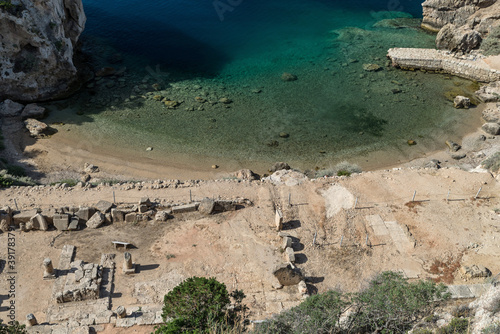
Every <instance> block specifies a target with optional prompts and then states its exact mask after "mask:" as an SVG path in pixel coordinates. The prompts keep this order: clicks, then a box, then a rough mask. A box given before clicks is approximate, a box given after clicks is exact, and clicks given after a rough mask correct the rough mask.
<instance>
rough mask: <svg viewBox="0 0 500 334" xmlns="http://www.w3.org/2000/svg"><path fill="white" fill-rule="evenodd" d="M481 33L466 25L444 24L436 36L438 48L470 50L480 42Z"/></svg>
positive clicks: (475, 47)
mask: <svg viewBox="0 0 500 334" xmlns="http://www.w3.org/2000/svg"><path fill="white" fill-rule="evenodd" d="M481 41H482V37H481V34H480V33H479V32H477V31H475V30H472V29H471V28H469V27H467V26H462V27H457V26H456V25H454V24H447V25H445V26H444V27H443V28H442V29H441V30H440V31H439V33H438V35H437V37H436V47H437V48H438V49H444V50H450V51H462V52H470V51H472V50H474V49H477V48H478V47H479V45H480V44H481Z"/></svg>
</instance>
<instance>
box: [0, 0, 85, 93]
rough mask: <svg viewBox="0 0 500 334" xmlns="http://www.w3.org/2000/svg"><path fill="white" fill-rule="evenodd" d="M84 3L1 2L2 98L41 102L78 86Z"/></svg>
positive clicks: (67, 0) (63, 0) (57, 0)
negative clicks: (76, 56) (78, 46)
mask: <svg viewBox="0 0 500 334" xmlns="http://www.w3.org/2000/svg"><path fill="white" fill-rule="evenodd" d="M85 21H86V16H85V13H84V11H83V6H82V1H81V0H12V3H10V0H7V1H3V2H0V23H1V24H0V100H3V99H7V98H9V99H12V100H17V101H26V102H27V101H40V100H47V99H52V98H57V97H60V96H63V95H65V94H67V93H68V92H70V91H71V90H72V89H73V88H74V87H75V86H76V85H77V81H78V80H77V69H76V67H75V65H74V63H73V55H74V51H75V47H76V43H77V42H78V38H79V37H80V34H81V33H82V31H83V29H84V27H85Z"/></svg>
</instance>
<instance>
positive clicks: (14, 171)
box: [7, 165, 26, 177]
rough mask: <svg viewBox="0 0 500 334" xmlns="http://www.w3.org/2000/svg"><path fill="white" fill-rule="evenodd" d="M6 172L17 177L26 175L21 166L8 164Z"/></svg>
mask: <svg viewBox="0 0 500 334" xmlns="http://www.w3.org/2000/svg"><path fill="white" fill-rule="evenodd" d="M7 174H10V175H12V176H17V177H23V176H26V171H25V170H24V168H23V167H21V166H15V165H9V166H7Z"/></svg>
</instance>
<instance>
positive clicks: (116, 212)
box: [111, 208, 125, 223]
mask: <svg viewBox="0 0 500 334" xmlns="http://www.w3.org/2000/svg"><path fill="white" fill-rule="evenodd" d="M111 219H112V220H113V222H115V223H120V222H123V221H125V212H123V211H121V210H120V209H115V208H113V209H111Z"/></svg>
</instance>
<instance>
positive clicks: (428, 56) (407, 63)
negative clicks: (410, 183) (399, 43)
mask: <svg viewBox="0 0 500 334" xmlns="http://www.w3.org/2000/svg"><path fill="white" fill-rule="evenodd" d="M387 57H388V58H389V59H391V61H392V65H393V66H395V67H399V68H402V69H422V70H427V71H443V72H446V73H449V74H453V75H456V76H459V77H462V78H465V79H470V80H475V81H479V82H494V81H498V80H500V71H499V70H496V69H492V68H490V66H489V65H488V64H487V63H485V62H484V61H483V60H482V58H481V57H479V56H467V57H457V56H455V55H453V54H452V53H450V52H448V51H441V50H434V49H414V48H393V49H389V51H388V54H387Z"/></svg>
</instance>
